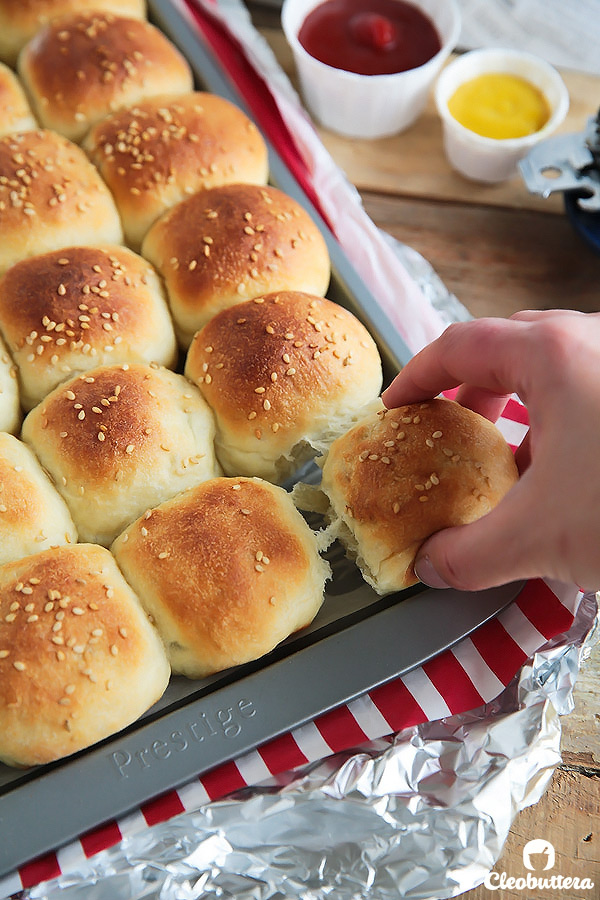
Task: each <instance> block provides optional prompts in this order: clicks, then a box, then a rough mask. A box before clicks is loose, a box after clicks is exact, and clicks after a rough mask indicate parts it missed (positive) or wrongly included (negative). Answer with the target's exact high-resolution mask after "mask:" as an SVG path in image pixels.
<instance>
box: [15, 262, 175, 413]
mask: <svg viewBox="0 0 600 900" xmlns="http://www.w3.org/2000/svg"><path fill="white" fill-rule="evenodd" d="M0 329H1V330H2V332H3V334H4V337H5V339H6V341H7V343H8V347H9V349H10V351H11V353H12V356H13V359H14V361H15V363H16V366H17V369H18V375H19V382H20V387H21V391H20V394H21V403H22V405H23V407H24V408H25V409H26V410H30V409H31V408H32V407H33V406H35V405H36V404H37V403H39V402H40V400H42V398H43V397H45V396H46V394H49V393H50V391H51V390H53V389H54V388H55V387H57V385H59V384H60V383H61V382H62V381H65V380H66V379H67V378H72V377H73V376H74V375H76V374H79V373H81V372H86V371H88V370H89V369H93V368H96V367H97V366H100V365H105V364H106V365H109V364H117V363H124V362H131V363H134V362H142V363H151V362H156V363H159V364H161V365H166V366H168V367H171V366H173V365H174V364H175V362H176V359H177V345H176V341H175V334H174V331H173V325H172V322H171V317H170V314H169V310H168V307H167V303H166V299H165V296H164V291H163V287H162V283H161V281H160V279H159V278H158V276H157V274H156V272H155V271H154V270H153V268H152V266H151V265H150V264H149V263H148V262H146V260H144V259H142V257H141V256H136V254H135V253H133V252H132V251H131V250H127V249H126V248H125V247H118V246H105V247H67V248H64V249H61V250H53V251H52V252H51V253H45V254H42V255H41V256H33V257H31V258H30V259H27V260H23V261H22V262H20V263H17V264H16V265H14V266H12V267H11V268H10V269H9V270H8V271H7V272H6V273H5V275H4V277H3V278H2V279H1V280H0Z"/></svg>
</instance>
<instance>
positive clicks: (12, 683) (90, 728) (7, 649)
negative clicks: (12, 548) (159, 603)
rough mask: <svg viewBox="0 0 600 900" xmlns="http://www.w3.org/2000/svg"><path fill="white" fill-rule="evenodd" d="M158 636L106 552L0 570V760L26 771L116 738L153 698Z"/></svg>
mask: <svg viewBox="0 0 600 900" xmlns="http://www.w3.org/2000/svg"><path fill="white" fill-rule="evenodd" d="M169 674H170V670H169V665H168V662H167V659H166V656H165V652H164V649H163V647H162V644H161V642H160V639H159V637H158V635H157V633H156V631H155V629H154V628H153V627H152V625H151V624H150V622H149V621H148V617H147V616H146V614H145V613H144V611H143V610H142V607H141V606H140V604H139V601H138V599H137V597H136V596H135V594H134V593H133V591H132V590H131V588H130V587H129V585H128V584H127V582H126V581H125V579H124V578H123V576H122V575H121V573H120V572H119V569H118V568H117V565H116V563H115V561H114V559H113V557H112V556H111V554H110V553H109V552H108V550H104V549H103V548H102V547H98V546H94V545H92V544H75V545H73V546H72V547H57V548H54V549H51V550H46V551H44V552H43V553H38V554H36V555H35V556H27V557H25V558H24V559H21V560H19V561H17V562H14V563H10V564H7V565H5V566H2V567H0V759H1V760H2V761H3V762H5V763H7V764H8V765H11V766H21V767H23V766H35V765H40V764H43V763H48V762H52V761H53V760H56V759H61V758H62V757H64V756H69V755H70V754H72V753H75V752H76V751H78V750H82V749H83V748H85V747H88V746H89V745H90V744H94V743H96V742H97V741H100V740H102V739H103V738H105V737H108V736H109V735H111V734H114V733H115V732H117V731H120V730H121V729H122V728H124V727H125V726H126V725H129V724H130V723H131V722H133V721H135V719H137V718H138V717H139V716H140V715H142V713H144V712H145V711H146V710H147V709H148V708H149V707H150V706H152V704H153V703H155V702H156V701H157V700H158V699H159V698H160V697H161V695H162V694H163V692H164V690H165V688H166V686H167V682H168V679H169Z"/></svg>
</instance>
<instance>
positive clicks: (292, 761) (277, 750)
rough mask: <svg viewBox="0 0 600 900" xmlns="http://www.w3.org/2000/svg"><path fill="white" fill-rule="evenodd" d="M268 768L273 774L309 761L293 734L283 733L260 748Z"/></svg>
mask: <svg viewBox="0 0 600 900" xmlns="http://www.w3.org/2000/svg"><path fill="white" fill-rule="evenodd" d="M258 752H259V753H260V755H261V757H262V759H263V761H264V763H265V765H266V767H267V769H268V770H269V772H270V773H271V774H272V775H278V774H279V773H280V772H287V771H288V769H295V768H296V766H302V765H304V763H306V762H308V759H307V757H306V756H305V755H304V753H303V752H302V750H301V749H300V747H299V746H298V744H297V743H296V741H295V740H294V738H293V737H292V735H291V734H282V735H281V736H280V737H278V738H274V739H273V740H272V741H268V743H266V744H263V745H262V746H261V747H259V748H258Z"/></svg>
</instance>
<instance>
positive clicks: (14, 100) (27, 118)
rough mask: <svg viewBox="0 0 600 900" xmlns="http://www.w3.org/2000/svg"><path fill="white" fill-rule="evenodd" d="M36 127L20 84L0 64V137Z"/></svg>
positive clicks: (12, 74)
mask: <svg viewBox="0 0 600 900" xmlns="http://www.w3.org/2000/svg"><path fill="white" fill-rule="evenodd" d="M38 127H39V126H38V123H37V122H36V120H35V119H34V117H33V113H32V112H31V109H30V108H29V103H28V102H27V97H26V96H25V91H24V90H23V88H22V86H21V82H20V81H19V79H18V78H17V76H16V75H15V73H14V72H13V71H12V69H9V68H8V66H5V65H3V64H2V63H0V137H1V136H3V135H5V134H11V133H12V132H14V131H30V130H33V129H35V128H38Z"/></svg>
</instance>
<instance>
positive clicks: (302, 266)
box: [142, 184, 330, 348]
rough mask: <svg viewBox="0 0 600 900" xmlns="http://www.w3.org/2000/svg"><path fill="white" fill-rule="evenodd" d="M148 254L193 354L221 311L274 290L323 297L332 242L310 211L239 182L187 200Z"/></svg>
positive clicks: (151, 237)
mask: <svg viewBox="0 0 600 900" xmlns="http://www.w3.org/2000/svg"><path fill="white" fill-rule="evenodd" d="M142 256H145V257H146V258H147V259H149V260H150V262H152V263H153V264H154V265H155V266H156V268H157V269H158V271H159V272H160V273H161V275H162V276H163V278H164V279H165V283H166V286H167V294H168V297H169V303H170V306H171V312H172V314H173V319H174V321H175V331H176V333H177V337H178V339H179V342H180V344H181V346H182V347H184V348H187V347H188V346H189V344H190V341H191V340H192V338H193V336H194V333H195V332H196V331H197V330H198V329H199V328H201V327H202V325H204V324H205V323H206V322H208V320H209V319H210V318H212V316H214V315H215V314H216V313H218V312H219V311H220V310H222V309H226V308H227V307H229V306H233V305H234V304H236V303H240V302H241V301H243V300H249V299H251V298H253V297H259V296H260V295H261V294H266V293H268V292H271V291H283V290H289V291H306V292H307V293H311V294H316V295H318V296H323V295H324V294H325V291H326V290H327V286H328V284H329V277H330V265H329V254H328V251H327V246H326V244H325V241H324V239H323V237H322V235H321V233H320V231H319V229H318V228H317V226H316V225H315V224H314V223H313V221H312V219H311V218H310V217H309V215H308V213H307V212H306V211H305V210H304V209H303V208H302V207H301V206H300V204H298V203H297V202H296V201H295V200H293V199H292V198H291V197H288V196H287V194H284V193H282V192H281V191H279V190H277V189H276V188H272V187H264V186H263V187H260V186H257V185H244V184H237V185H235V184H232V185H225V186H222V187H218V188H213V189H211V190H207V191H202V192H200V193H198V194H196V195H195V196H193V197H190V198H189V199H188V200H184V201H183V202H182V203H180V204H179V205H178V206H176V207H174V209H172V210H170V212H167V213H165V214H164V216H162V217H161V218H160V219H159V220H158V222H156V223H155V225H153V226H152V228H151V229H150V231H149V232H148V234H147V235H146V238H145V240H144V243H143V245H142Z"/></svg>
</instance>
